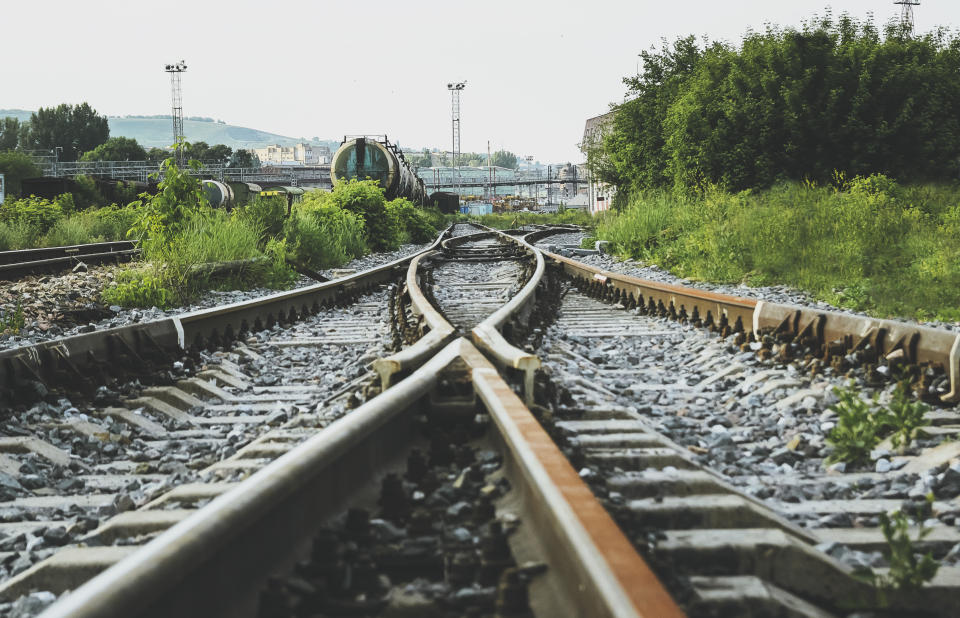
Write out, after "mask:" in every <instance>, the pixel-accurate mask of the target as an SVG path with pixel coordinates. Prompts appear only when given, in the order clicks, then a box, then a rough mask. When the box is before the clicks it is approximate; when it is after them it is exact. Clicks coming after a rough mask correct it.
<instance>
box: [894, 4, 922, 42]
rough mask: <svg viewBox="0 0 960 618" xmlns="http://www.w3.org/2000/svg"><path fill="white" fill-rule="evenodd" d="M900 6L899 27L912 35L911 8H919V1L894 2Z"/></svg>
mask: <svg viewBox="0 0 960 618" xmlns="http://www.w3.org/2000/svg"><path fill="white" fill-rule="evenodd" d="M894 4H899V5H900V25H901V26H902V27H903V29H904V30H905V31H907V32H909V33H910V34H913V7H915V6H920V0H894Z"/></svg>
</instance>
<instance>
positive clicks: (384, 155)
mask: <svg viewBox="0 0 960 618" xmlns="http://www.w3.org/2000/svg"><path fill="white" fill-rule="evenodd" d="M353 178H357V179H360V180H364V179H366V178H369V179H371V180H376V181H378V182H379V183H380V187H381V188H382V189H383V190H384V193H385V195H386V198H387V199H388V200H392V199H395V198H398V197H405V198H407V199H409V200H410V201H412V202H414V203H416V204H420V205H423V203H424V202H425V201H426V197H427V192H426V188H425V187H424V185H423V180H421V179H420V177H419V176H417V174H416V173H415V172H414V171H413V168H411V167H410V165H409V164H408V163H407V161H406V160H405V159H404V158H403V153H402V152H400V150H399V149H398V148H396V147H395V146H394V145H393V144H391V143H390V142H389V141H388V140H387V139H386V138H385V137H384V138H383V139H376V138H370V137H354V138H345V139H344V141H343V144H341V145H340V148H338V149H337V151H336V152H335V153H334V154H333V159H332V160H331V161H330V180H331V181H332V182H333V185H334V186H336V185H337V183H339V182H343V181H344V180H346V179H353Z"/></svg>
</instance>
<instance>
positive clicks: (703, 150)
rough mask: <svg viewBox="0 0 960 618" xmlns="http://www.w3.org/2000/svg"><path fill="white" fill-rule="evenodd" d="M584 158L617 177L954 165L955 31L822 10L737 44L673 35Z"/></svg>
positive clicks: (628, 182)
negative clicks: (920, 31)
mask: <svg viewBox="0 0 960 618" xmlns="http://www.w3.org/2000/svg"><path fill="white" fill-rule="evenodd" d="M641 56H642V61H643V69H642V72H641V73H640V74H639V75H637V76H635V77H630V78H627V79H625V80H624V83H625V84H626V85H627V86H628V88H629V91H628V99H629V100H628V101H627V102H625V103H623V104H621V105H618V106H616V107H615V109H614V113H613V116H612V119H611V122H610V123H609V124H608V127H607V132H606V137H605V138H604V139H603V141H602V143H601V144H599V145H598V146H597V147H594V148H593V152H591V156H590V164H591V167H592V168H593V170H594V172H595V174H596V175H598V177H599V178H601V179H602V180H604V181H605V182H608V183H610V184H614V185H616V186H618V187H620V188H621V189H623V190H629V191H633V190H638V189H640V190H643V189H651V188H662V187H677V188H679V189H681V190H683V191H687V190H689V189H690V188H694V189H696V188H703V187H706V186H709V185H719V186H721V187H724V188H726V189H729V190H735V191H736V190H741V189H746V188H756V187H767V186H771V185H773V184H774V183H777V182H780V181H783V180H797V181H800V180H806V179H810V180H814V181H817V182H828V181H829V180H830V179H831V177H832V175H833V172H834V170H842V171H844V172H845V173H847V174H848V175H850V176H856V175H863V176H866V175H870V174H874V173H883V174H886V175H888V176H892V177H894V178H910V179H911V180H913V181H936V180H944V179H948V178H953V177H954V176H955V175H956V169H957V158H958V155H960V77H958V72H960V35H957V34H955V33H950V32H947V31H945V30H937V31H934V32H930V33H927V34H924V35H922V36H911V34H910V33H909V32H908V31H906V30H904V29H903V28H902V27H901V26H900V25H899V24H898V23H897V24H890V25H889V26H887V27H886V28H884V29H883V30H882V31H881V30H880V29H878V28H877V27H876V26H875V25H874V24H873V23H872V21H869V20H868V21H858V20H856V19H854V18H852V17H850V16H849V15H842V16H841V17H839V18H834V17H833V16H831V15H830V14H829V13H828V14H827V15H825V16H823V17H815V18H813V19H811V20H810V21H808V22H806V23H805V24H804V25H803V26H801V27H800V28H780V27H777V26H773V25H768V26H767V27H766V29H765V30H764V31H762V32H752V31H751V32H748V33H747V34H746V35H745V36H744V38H743V40H742V41H741V43H740V45H731V44H729V43H724V42H716V41H715V42H704V43H702V44H698V42H697V40H696V39H695V38H694V37H692V36H691V37H687V38H681V39H679V40H677V41H676V42H674V43H673V44H672V45H668V44H664V46H663V47H662V49H660V50H659V51H658V50H652V49H651V50H650V51H647V52H644V53H642V54H641Z"/></svg>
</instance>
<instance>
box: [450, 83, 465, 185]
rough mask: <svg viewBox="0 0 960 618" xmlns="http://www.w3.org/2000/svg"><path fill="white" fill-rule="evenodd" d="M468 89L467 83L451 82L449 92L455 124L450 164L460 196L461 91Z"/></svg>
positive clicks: (454, 183) (451, 113) (453, 122)
mask: <svg viewBox="0 0 960 618" xmlns="http://www.w3.org/2000/svg"><path fill="white" fill-rule="evenodd" d="M466 87H467V82H466V81H462V82H450V83H448V84H447V90H449V91H450V116H451V120H452V124H453V145H452V148H451V153H450V159H451V161H450V164H451V167H452V168H453V191H454V193H456V194H457V195H460V167H459V159H460V91H461V90H463V89H464V88H466Z"/></svg>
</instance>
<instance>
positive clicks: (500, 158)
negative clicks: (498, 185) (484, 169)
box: [490, 150, 517, 170]
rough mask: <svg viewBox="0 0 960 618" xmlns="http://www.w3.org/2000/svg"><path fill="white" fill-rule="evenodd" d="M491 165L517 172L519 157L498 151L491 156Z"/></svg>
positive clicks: (504, 151)
mask: <svg viewBox="0 0 960 618" xmlns="http://www.w3.org/2000/svg"><path fill="white" fill-rule="evenodd" d="M490 165H495V166H497V167H506V168H509V169H512V170H515V169H517V155H515V154H513V153H512V152H508V151H506V150H498V151H496V152H495V153H493V155H491V157H490Z"/></svg>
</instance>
